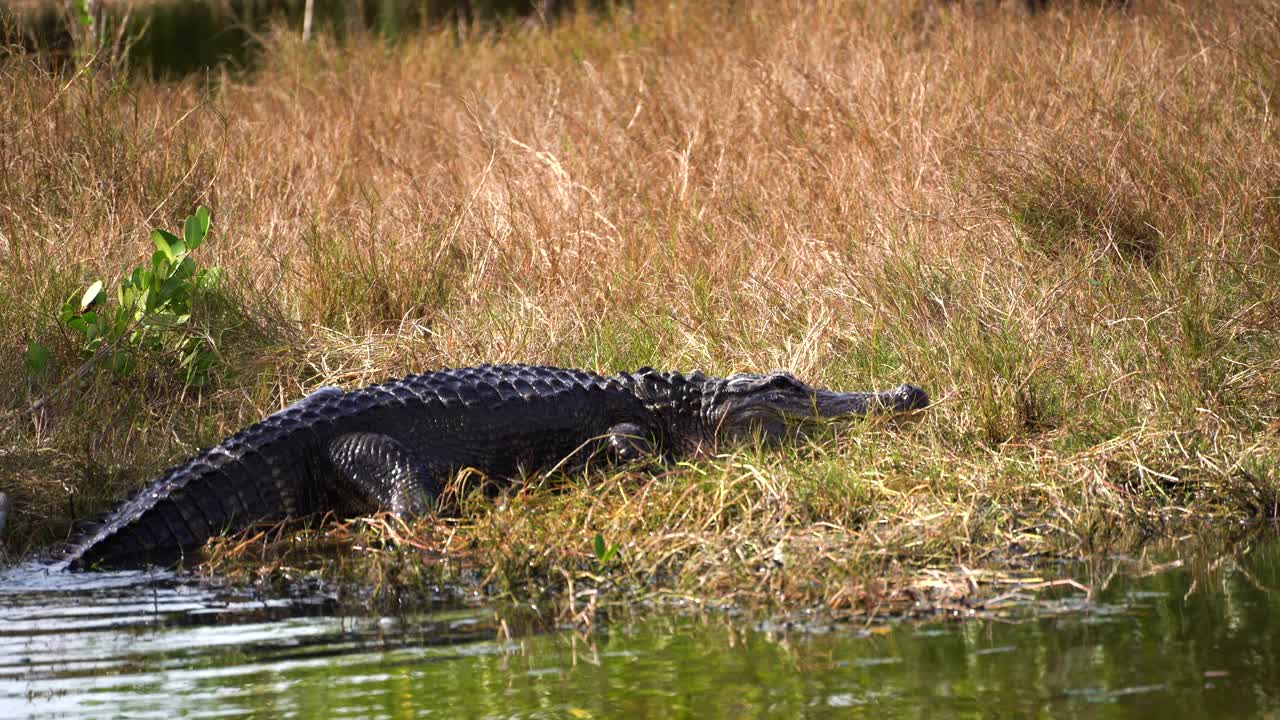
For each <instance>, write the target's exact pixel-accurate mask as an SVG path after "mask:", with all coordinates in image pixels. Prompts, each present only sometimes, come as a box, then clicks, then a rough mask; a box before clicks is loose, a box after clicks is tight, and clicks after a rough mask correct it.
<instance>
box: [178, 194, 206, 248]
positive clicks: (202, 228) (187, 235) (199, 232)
mask: <svg viewBox="0 0 1280 720" xmlns="http://www.w3.org/2000/svg"><path fill="white" fill-rule="evenodd" d="M208 233H209V208H207V207H205V206H203V205H201V206H200V207H198V208H196V214H195V215H190V216H188V217H187V222H186V224H185V225H183V228H182V236H183V238H184V239H186V241H187V249H188V250H195V249H196V248H197V247H200V243H202V242H204V237H205V235H207V234H208Z"/></svg>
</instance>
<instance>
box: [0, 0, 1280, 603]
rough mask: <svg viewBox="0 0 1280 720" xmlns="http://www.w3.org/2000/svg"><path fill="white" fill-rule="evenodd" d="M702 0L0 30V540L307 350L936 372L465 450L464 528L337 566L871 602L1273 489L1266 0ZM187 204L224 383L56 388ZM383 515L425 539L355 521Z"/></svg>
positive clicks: (1275, 320)
mask: <svg viewBox="0 0 1280 720" xmlns="http://www.w3.org/2000/svg"><path fill="white" fill-rule="evenodd" d="M708 5H710V4H704V3H695V2H689V3H683V2H676V3H672V4H657V3H646V2H638V3H636V6H637V7H636V8H635V9H633V10H618V11H616V12H615V13H614V14H612V15H607V16H599V15H587V14H582V15H578V16H574V17H570V18H567V19H566V20H565V21H564V22H563V23H562V24H560V25H558V26H556V27H555V28H552V29H550V30H531V29H529V28H528V27H524V26H522V27H520V28H513V29H511V30H509V31H505V32H494V33H492V34H489V35H483V36H476V37H473V38H472V39H469V40H465V41H462V42H459V41H458V37H457V34H456V33H455V32H453V31H452V30H451V31H448V32H441V33H440V34H436V35H433V34H425V35H420V36H417V37H415V38H411V39H408V40H406V41H405V42H404V43H403V44H402V45H401V46H399V47H396V48H394V49H393V48H389V47H387V46H385V45H383V44H380V43H378V42H377V41H375V40H369V41H367V42H363V43H361V42H358V41H357V42H354V43H349V44H348V45H347V46H346V47H344V48H342V49H338V48H336V47H334V46H332V45H331V44H328V43H326V42H325V41H323V40H321V41H320V42H315V43H312V44H310V45H303V44H301V43H300V42H299V41H298V40H297V39H296V38H295V37H293V36H291V35H288V34H285V33H280V34H277V35H275V36H271V37H268V38H266V39H265V41H266V43H267V49H266V52H265V56H264V57H263V62H262V67H261V69H260V71H258V72H257V73H255V74H253V75H252V76H247V77H239V76H223V77H214V78H201V79H199V80H191V81H188V82H183V83H165V84H139V83H136V82H134V83H131V82H127V81H124V80H122V79H119V78H117V77H116V76H113V75H112V73H111V72H110V71H109V68H108V67H106V66H105V65H102V66H100V67H97V68H90V69H89V70H88V71H86V72H84V73H81V74H78V75H76V76H74V77H71V76H50V75H48V74H46V73H45V72H44V71H42V70H41V69H40V67H39V64H38V63H36V62H34V61H33V59H32V58H29V57H25V56H22V55H16V56H14V55H11V56H9V57H7V58H6V59H4V60H3V64H2V65H0V96H2V97H5V98H8V100H6V102H5V103H3V104H0V158H3V160H2V162H3V163H4V165H3V171H2V172H0V273H2V277H0V346H2V347H3V348H4V352H3V353H0V393H3V395H0V402H2V403H3V412H4V413H5V415H6V417H5V419H4V421H3V422H2V423H0V427H2V428H3V429H0V491H4V492H7V493H9V494H10V495H11V496H12V497H13V500H14V504H15V511H14V515H13V517H12V518H11V520H10V525H11V527H10V537H9V553H10V555H18V554H22V553H24V552H27V551H30V550H32V549H35V548H38V547H41V546H43V545H46V544H48V543H51V542H54V541H56V540H57V539H59V538H62V537H64V536H65V533H66V532H67V528H68V526H69V523H70V522H71V521H72V519H73V518H74V516H77V515H82V514H87V513H89V512H91V511H96V510H100V509H103V508H105V507H107V506H109V504H110V502H111V501H112V500H115V499H119V498H121V497H123V496H124V495H125V494H127V492H129V490H131V489H133V488H136V487H138V486H139V485H140V484H142V483H143V482H145V481H146V480H147V479H149V478H150V477H152V476H153V475H154V474H155V473H157V472H158V471H159V470H161V469H163V468H164V467H165V466H166V465H168V464H171V463H172V462H174V461H176V460H178V459H180V458H182V457H184V456H186V455H188V454H189V453H191V452H192V451H194V450H195V449H196V448H198V447H200V446H204V445H208V444H211V443H213V442H216V441H217V440H218V439H220V438H221V437H222V436H224V435H225V434H227V433H229V432H231V431H233V430H235V429H236V428H238V427H240V426H242V425H244V424H246V423H248V422H251V421H253V420H256V419H258V418H260V417H261V416H263V415H264V414H266V413H268V412H270V411H273V410H275V409H277V408H279V407H281V406H283V405H285V404H287V403H288V402H290V401H291V400H292V399H295V398H297V397H300V396H301V395H303V394H304V393H306V392H307V391H309V390H311V389H314V388H316V387H318V386H320V385H324V384H340V385H343V386H347V387H352V386H358V385H361V384H365V383H369V382H376V381H380V380H382V379H385V378H386V377H388V376H394V375H401V374H405V373H408V372H414V371H422V370H427V369H432V368H437V367H440V366H446V365H451V366H458V365H467V364H472V363H478V362H496V361H525V362H546V363H554V364H560V365H570V366H581V367H586V368H590V369H598V370H601V371H608V372H611V371H614V370H618V369H629V368H635V367H637V366H639V365H643V364H650V365H654V366H658V367H662V368H680V369H690V368H694V367H699V368H702V369H704V370H706V371H709V372H714V373H723V372H730V371H733V370H748V369H757V370H758V369H765V368H771V367H784V368H788V369H790V370H792V371H794V372H795V373H796V374H797V375H799V376H801V377H803V378H805V379H807V380H809V381H811V382H814V383H816V384H821V385H825V386H829V387H837V388H842V389H851V388H866V387H870V386H889V385H894V384H897V383H900V382H904V381H911V382H916V383H919V384H921V385H923V386H925V387H926V388H928V389H929V390H930V392H931V394H932V395H933V396H934V397H935V398H936V400H937V404H936V406H935V407H934V408H932V409H931V410H930V411H928V412H927V413H925V414H924V416H923V417H922V418H920V419H918V421H916V422H914V423H910V424H889V423H881V422H865V423H854V424H852V425H850V426H846V427H843V428H839V429H836V430H833V431H832V433H830V434H829V435H828V436H826V437H824V438H821V439H819V440H818V441H815V442H814V443H813V444H811V445H807V446H805V447H801V448H797V449H794V450H792V451H789V452H784V453H776V454H754V453H751V452H743V453H738V454H734V455H731V456H727V457H719V458H711V459H703V460H699V461H696V462H692V463H689V464H685V465H680V466H678V467H673V468H670V469H669V470H668V471H666V472H662V473H660V474H636V473H618V474H613V475H606V476H601V475H594V476H590V477H568V478H564V477H560V478H548V479H545V480H542V481H539V482H536V483H534V484H533V485H530V486H527V487H523V488H519V489H515V490H512V491H511V492H510V493H508V494H507V495H505V496H504V497H501V498H499V499H497V500H490V499H485V498H484V497H483V496H479V495H476V494H468V489H469V488H473V487H474V485H475V482H474V480H469V479H466V478H463V479H460V480H459V482H458V483H456V484H455V485H456V487H455V489H456V490H457V492H458V494H459V495H460V496H461V497H462V500H463V502H462V505H463V507H464V512H463V513H462V514H461V516H460V517H458V518H454V519H443V520H427V521H424V523H423V524H422V525H421V526H419V527H416V528H409V529H404V528H396V527H395V526H394V525H393V524H387V523H374V524H373V525H372V526H371V527H370V526H368V524H367V523H366V524H365V525H364V526H361V525H360V524H355V525H344V526H338V527H330V528H328V530H321V531H319V532H320V534H324V535H327V537H328V540H327V542H329V543H333V542H336V543H338V544H339V546H340V547H343V548H345V550H346V552H345V554H344V556H343V557H344V559H343V560H342V561H341V562H340V563H337V564H336V565H333V566H331V567H334V568H338V569H341V570H342V571H344V572H351V573H363V572H368V573H371V574H372V576H374V577H380V578H382V579H383V580H384V581H394V582H395V583H399V584H401V585H404V586H410V587H419V586H420V585H419V584H420V583H430V582H435V581H437V580H439V579H442V578H443V579H446V580H451V579H457V580H463V581H465V582H468V583H472V584H474V585H475V586H476V587H480V588H483V589H485V590H488V591H495V592H502V591H510V592H512V593H515V594H517V595H522V594H531V593H533V594H536V593H538V592H540V591H541V590H540V588H549V589H550V590H551V591H552V592H554V593H556V594H557V596H558V597H561V598H562V599H563V598H565V597H570V596H572V595H574V594H575V593H576V594H577V595H579V596H580V597H579V599H580V601H581V602H582V603H587V602H589V599H590V597H595V596H594V595H591V592H590V591H588V592H586V593H583V592H582V589H583V588H584V587H585V588H589V589H590V588H595V587H608V588H614V589H615V590H616V591H617V593H618V594H621V595H626V594H627V593H662V594H667V595H672V596H677V597H686V598H701V599H708V600H712V601H720V600H728V601H732V602H736V603H739V604H744V605H751V606H760V607H775V608H776V607H780V606H781V607H788V608H790V607H798V606H802V605H813V604H823V605H826V606H827V607H829V608H832V609H834V610H836V611H839V612H862V611H866V610H874V609H876V608H882V607H894V606H895V603H898V604H901V603H902V602H905V600H904V598H907V599H910V598H912V597H915V595H914V594H913V593H926V594H927V591H928V590H929V588H931V587H934V586H933V585H930V584H929V581H928V580H927V578H929V577H933V576H931V575H929V572H930V569H931V568H933V569H941V570H940V571H941V572H946V573H951V574H950V575H948V580H947V581H946V582H945V583H943V582H940V583H938V587H940V588H941V589H940V590H939V592H943V593H944V594H945V593H952V594H959V595H964V594H966V593H967V594H973V593H975V592H977V593H981V592H985V590H984V589H983V588H986V589H987V590H990V589H992V588H996V587H997V585H998V584H990V583H988V584H983V583H978V582H976V581H974V580H973V578H975V577H979V576H978V575H975V574H973V573H981V572H984V571H985V572H987V573H988V575H987V576H984V577H993V576H992V575H991V573H998V572H1003V571H1006V570H1009V569H1010V568H1011V567H1013V568H1016V567H1022V566H1023V565H1024V564H1025V563H1026V562H1027V561H1028V559H1030V558H1034V557H1037V556H1043V555H1055V556H1078V555H1083V554H1088V553H1093V552H1098V551H1110V550H1117V549H1124V550H1128V549H1132V548H1134V547H1135V546H1137V545H1140V544H1141V543H1142V542H1144V541H1146V540H1149V539H1151V538H1177V537H1180V536H1182V535H1183V534H1184V533H1187V532H1190V531H1192V530H1196V529H1198V528H1201V527H1203V526H1204V525H1205V524H1206V522H1208V523H1209V524H1214V525H1216V526H1219V527H1225V526H1230V527H1239V526H1241V525H1250V526H1256V525H1260V524H1267V525H1269V524H1271V523H1274V521H1275V520H1276V517H1277V514H1278V513H1280V335H1278V334H1277V328H1280V240H1278V238H1280V199H1278V197H1280V133H1278V132H1277V124H1276V118H1275V113H1276V109H1277V108H1276V103H1277V97H1276V94H1277V90H1280V74H1277V70H1276V68H1280V3H1277V2H1275V1H1273V0H1262V1H1259V2H1229V3H1224V4H1218V5H1214V6H1212V7H1208V6H1206V5H1205V4H1202V3H1194V2H1187V3H1181V4H1180V3H1155V2H1152V3H1141V2H1138V3H1134V4H1133V5H1132V6H1131V7H1130V8H1129V9H1128V10H1125V11H1107V10H1099V9H1098V8H1097V7H1094V6H1090V5H1080V6H1076V5H1072V4H1067V5H1065V6H1058V7H1056V8H1055V9H1053V10H1052V11H1050V12H1047V13H1043V14H1038V15H1036V16H1028V15H1027V14H1025V12H1023V11H1022V10H1021V9H1020V6H1017V7H1013V6H1010V7H1006V8H991V7H988V6H987V5H986V4H979V3H974V4H937V5H936V6H935V5H934V4H929V3H923V4H921V5H919V6H918V7H903V5H905V4H901V3H893V2H884V3H870V2H841V1H836V0H832V1H830V2H820V3H807V2H795V3H747V4H744V5H742V6H741V7H738V8H736V9H734V10H732V11H729V10H720V9H715V8H712V7H708ZM198 204H204V205H207V206H208V207H209V208H211V209H212V211H213V228H214V229H213V233H212V235H211V238H210V239H209V240H208V241H207V242H206V243H205V244H204V245H203V246H202V247H201V248H200V249H199V250H198V251H197V253H198V256H199V258H200V262H202V263H206V264H208V265H216V266H220V267H222V268H223V269H224V270H225V280H224V281H223V283H222V284H221V285H220V286H219V287H218V288H217V289H215V290H211V291H209V292H207V293H205V294H204V295H202V296H201V298H199V299H198V303H197V307H196V309H195V312H194V313H193V318H192V324H191V330H192V331H193V332H198V333H202V334H204V335H205V336H206V337H207V340H208V343H209V345H210V347H212V348H213V349H214V352H216V353H217V356H218V360H219V362H218V367H219V368H220V370H219V371H218V372H217V373H215V375H214V377H213V380H212V382H211V383H210V384H209V385H208V386H206V387H203V388H199V389H196V388H191V387H187V386H185V385H184V384H183V383H182V382H181V380H180V379H178V378H176V376H175V374H174V373H173V372H172V370H171V367H170V360H171V359H170V358H165V357H163V356H156V355H154V354H153V355H146V356H140V357H138V358H137V367H136V368H135V370H134V371H133V372H132V373H130V374H128V375H127V376H124V377H118V376H114V375H112V374H110V373H108V372H88V373H84V374H83V376H82V377H81V378H80V379H78V380H77V379H73V380H70V381H67V380H66V378H71V377H73V376H74V375H75V373H76V370H77V368H78V367H79V366H80V362H81V360H80V358H79V357H78V355H77V353H78V351H79V350H80V348H81V345H80V344H77V338H76V337H74V336H73V335H71V334H70V333H68V332H66V330H65V328H63V327H62V326H61V325H60V324H59V322H58V318H57V312H58V308H59V307H60V306H61V304H62V303H63V301H64V300H66V299H67V297H68V295H70V294H71V293H73V292H76V291H77V290H78V289H82V288H83V287H84V286H85V285H87V284H88V282H89V281H90V280H92V279H94V278H98V277H107V278H114V277H117V276H118V275H119V273H120V272H122V271H125V270H126V269H128V268H131V267H133V266H134V265H137V264H140V263H143V262H146V261H147V258H148V257H149V255H150V253H151V252H152V251H153V249H154V248H152V247H151V245H150V244H149V242H148V241H147V233H148V231H149V229H150V228H151V227H153V226H156V225H162V226H166V227H172V226H173V225H175V224H176V223H178V222H179V221H180V220H181V218H182V217H184V216H185V215H187V214H188V213H190V212H191V211H192V210H193V209H194V208H195V207H196V205H198ZM32 339H35V340H38V341H40V342H41V343H43V344H45V345H46V346H47V347H48V348H49V349H50V352H51V358H50V364H49V368H48V370H47V371H45V372H44V373H43V374H39V375H33V374H32V373H31V372H30V371H29V370H28V369H27V367H26V365H25V364H24V358H23V349H24V348H25V347H26V343H27V342H28V341H29V340H32ZM39 398H43V399H44V402H43V405H42V406H41V407H40V409H39V410H37V411H35V412H30V411H29V408H30V405H31V403H32V402H33V401H35V400H37V399H39ZM361 527H363V528H364V529H361ZM389 533H394V534H397V535H401V536H404V535H409V534H412V535H414V536H415V537H416V538H417V539H416V540H415V541H414V542H413V543H401V544H400V545H399V549H398V550H392V551H385V552H381V553H375V552H372V551H370V550H368V548H369V547H371V546H373V545H377V543H376V542H374V541H375V540H377V538H378V537H379V536H383V535H386V534H389ZM597 534H599V535H600V536H602V538H603V539H604V540H605V541H606V543H608V544H614V543H616V544H618V545H619V546H620V548H621V549H620V551H619V553H618V554H617V555H616V557H614V558H611V559H610V560H609V562H608V563H601V562H600V561H599V559H598V558H596V557H595V553H594V549H593V540H594V538H595V537H596V535H597ZM233 549H234V548H228V547H226V546H223V547H221V548H219V551H220V552H228V551H230V550H233ZM238 552H239V553H240V554H241V555H243V553H245V552H254V553H267V554H272V555H274V556H275V557H276V558H277V560H278V562H280V563H281V564H283V565H285V566H287V565H289V564H290V563H293V562H294V559H291V558H294V557H295V555H294V553H296V552H300V550H299V548H297V547H296V546H292V545H288V544H285V545H284V546H279V545H277V546H273V547H266V548H264V547H261V546H259V545H254V546H253V547H250V548H240V549H239V551H238ZM254 557H258V556H257V555H255V556H254ZM370 557H372V558H373V559H374V562H372V563H361V564H360V567H355V565H353V562H352V560H351V558H364V559H369V558H370ZM297 562H301V561H300V560H299V561H297ZM958 568H964V569H965V572H969V574H968V575H965V574H964V573H963V572H961V573H960V574H956V573H957V569H958ZM282 572H283V571H282ZM957 577H959V578H960V580H959V581H958V582H954V583H953V582H952V581H953V580H954V579H955V578H957ZM922 578H923V579H922ZM966 578H967V579H966ZM948 583H950V584H948ZM944 585H945V587H943V586H944ZM980 586H981V587H980ZM922 588H923V589H922ZM997 592H998V589H997ZM628 596H633V595H628ZM564 607H566V608H567V609H568V610H569V611H570V612H571V613H572V612H576V608H577V605H576V604H575V605H571V604H569V603H567V602H566V603H564Z"/></svg>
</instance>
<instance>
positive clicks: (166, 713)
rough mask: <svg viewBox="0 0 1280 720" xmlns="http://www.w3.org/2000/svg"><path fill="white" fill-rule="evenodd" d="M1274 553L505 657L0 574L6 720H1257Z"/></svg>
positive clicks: (495, 649) (628, 636)
mask: <svg viewBox="0 0 1280 720" xmlns="http://www.w3.org/2000/svg"><path fill="white" fill-rule="evenodd" d="M1277 587H1280V543H1273V544H1271V545H1270V546H1268V547H1266V548H1262V549H1259V550H1257V551H1255V552H1253V553H1250V554H1248V555H1246V556H1244V558H1243V559H1241V560H1238V561H1237V560H1234V559H1229V560H1227V561H1225V562H1219V563H1218V565H1216V566H1215V567H1213V568H1210V569H1208V570H1206V569H1201V570H1199V571H1197V572H1194V573H1193V572H1191V571H1190V570H1188V569H1185V568H1178V569H1175V570H1172V571H1168V572H1164V573H1161V574H1158V575H1155V576H1152V577H1146V578H1127V579H1125V578H1122V579H1116V580H1113V581H1111V582H1110V583H1108V584H1107V587H1106V588H1105V590H1103V591H1101V592H1100V593H1099V595H1098V596H1097V597H1096V598H1095V600H1094V602H1093V603H1091V604H1089V605H1088V606H1087V607H1086V608H1084V609H1081V607H1080V605H1079V603H1078V601H1077V600H1076V599H1074V598H1064V600H1063V601H1062V603H1061V604H1055V603H1054V602H1053V601H1048V602H1046V603H1044V604H1043V605H1042V606H1040V608H1039V610H1038V613H1037V614H1038V617H1035V618H1029V619H1023V620H1018V621H1009V620H995V619H988V620H979V621H973V622H967V623H935V624H926V625H905V624H904V625H901V626H898V627H895V628H893V629H891V630H889V631H887V632H876V633H871V632H864V631H861V630H859V629H857V628H850V627H847V626H842V627H835V628H810V629H809V630H807V631H805V632H790V633H787V632H778V631H776V630H773V629H770V628H772V627H773V626H769V625H757V626H746V625H744V624H742V623H738V622H734V621H731V620H726V619H724V618H712V619H709V620H706V621H699V620H693V619H658V620H649V621H646V622H641V623H634V624H627V625H621V626H618V627H615V628H613V629H611V630H609V631H607V632H605V633H601V634H597V635H595V636H592V637H588V638H582V637H580V636H577V635H575V634H573V633H570V632H562V633H553V634H547V635H536V636H530V637H525V638H523V639H517V640H515V641H499V640H498V639H497V638H498V637H499V636H500V633H499V630H498V626H497V625H495V622H494V613H493V612H492V611H482V610H457V609H455V610H448V611H445V610H441V611H439V612H434V613H428V614H425V615H422V616H418V617H413V618H404V619H400V620H397V621H394V622H392V621H387V620H381V621H380V620H378V619H376V618H356V619H352V618H343V617H341V616H338V615H336V614H335V608H334V606H333V604H332V603H331V602H330V601H329V600H327V599H326V598H325V596H324V595H323V594H322V593H321V594H318V595H311V596H309V597H306V598H301V599H275V600H262V599H250V598H245V597H236V596H228V595H225V594H220V593H218V592H216V591H212V590H210V589H208V588H205V587H201V586H200V585H198V584H194V583H191V582H187V581H184V580H182V579H180V578H174V577H172V576H153V577H147V576H145V575H142V574H139V573H133V574H112V575H90V574H86V575H61V576H55V577H43V576H42V574H41V573H40V572H39V570H38V569H33V568H26V569H19V570H18V571H15V572H13V573H10V574H9V575H7V576H4V577H0V715H3V716H8V715H14V714H16V715H18V716H22V715H27V714H40V715H43V714H48V713H60V714H62V713H65V714H66V715H68V716H102V715H104V714H116V713H123V714H128V715H130V716H139V717H143V716H163V717H172V716H174V715H176V714H179V713H182V714H187V715H194V716H200V715H212V716H228V715H236V714H246V715H250V714H251V715H256V716H261V715H279V716H280V717H401V716H412V715H416V714H428V713H430V714H435V715H438V716H445V717H496V716H501V717H528V718H532V717H580V718H586V717H619V716H626V717H632V718H641V717H699V718H702V717H712V718H716V717H723V718H731V717H732V718H737V717H877V718H879V717H912V718H914V717H920V718H926V717H927V718H935V717H941V718H947V717H977V716H1004V717H1055V718H1058V717H1066V718H1072V717H1081V718H1085V717H1088V718H1094V717H1133V716H1139V715H1141V716H1157V717H1162V718H1168V719H1173V718H1184V717H1185V718H1191V717H1195V718H1203V717H1222V718H1228V717H1230V718H1237V717H1257V716H1265V715H1267V714H1269V713H1275V712H1280V657H1277V652H1278V651H1280V635H1278V634H1277V620H1280V595H1278V594H1277V592H1276V591H1275V590H1274V588H1277Z"/></svg>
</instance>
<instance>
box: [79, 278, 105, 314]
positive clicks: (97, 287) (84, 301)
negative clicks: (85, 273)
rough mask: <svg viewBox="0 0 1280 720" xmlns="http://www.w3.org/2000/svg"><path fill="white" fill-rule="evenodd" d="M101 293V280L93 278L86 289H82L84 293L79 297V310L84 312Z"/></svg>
mask: <svg viewBox="0 0 1280 720" xmlns="http://www.w3.org/2000/svg"><path fill="white" fill-rule="evenodd" d="M101 294H102V281H101V280H95V281H94V282H93V284H92V285H90V286H89V289H88V290H85V291H84V295H82V296H81V297H80V312H84V311H85V310H87V309H88V308H89V306H90V305H93V304H94V303H95V302H97V301H98V296H99V295H101Z"/></svg>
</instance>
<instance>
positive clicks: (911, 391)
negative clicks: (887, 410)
mask: <svg viewBox="0 0 1280 720" xmlns="http://www.w3.org/2000/svg"><path fill="white" fill-rule="evenodd" d="M889 396H890V398H891V404H890V407H892V408H893V410H894V412H910V411H912V410H923V409H925V408H927V407H929V393H927V392H925V390H924V388H922V387H920V386H919V385H911V384H905V385H899V386H898V387H896V388H894V389H893V390H890V391H889Z"/></svg>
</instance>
